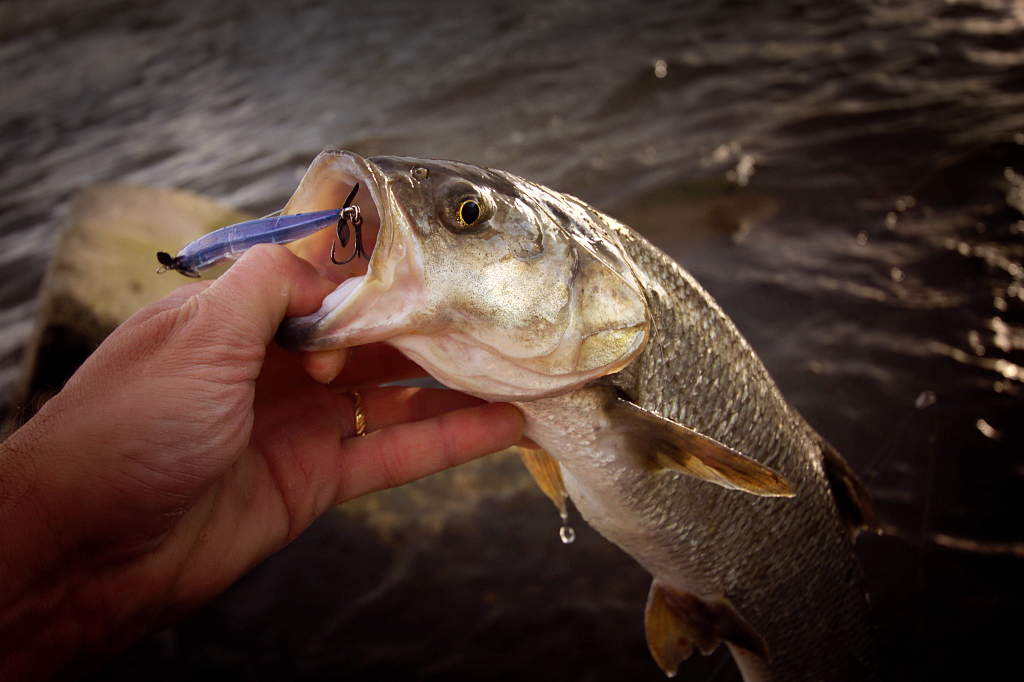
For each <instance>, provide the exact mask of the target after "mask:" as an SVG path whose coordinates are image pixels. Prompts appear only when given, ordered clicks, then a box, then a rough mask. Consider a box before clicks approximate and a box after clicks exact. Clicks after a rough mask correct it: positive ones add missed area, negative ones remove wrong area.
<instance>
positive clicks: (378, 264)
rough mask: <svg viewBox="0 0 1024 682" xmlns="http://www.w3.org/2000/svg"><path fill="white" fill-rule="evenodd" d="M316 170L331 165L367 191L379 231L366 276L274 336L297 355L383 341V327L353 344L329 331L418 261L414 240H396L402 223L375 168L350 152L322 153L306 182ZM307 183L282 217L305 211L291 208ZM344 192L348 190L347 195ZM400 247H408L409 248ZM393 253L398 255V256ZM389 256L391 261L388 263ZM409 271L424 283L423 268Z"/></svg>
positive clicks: (388, 182) (344, 284) (340, 287)
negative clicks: (405, 265) (407, 265)
mask: <svg viewBox="0 0 1024 682" xmlns="http://www.w3.org/2000/svg"><path fill="white" fill-rule="evenodd" d="M318 164H327V165H328V168H329V167H330V164H334V167H335V169H336V170H340V171H341V172H342V173H344V174H345V175H348V176H350V177H351V178H352V179H353V180H354V181H355V182H359V183H361V184H362V185H363V186H365V187H366V188H367V189H368V190H369V193H370V198H371V200H372V201H373V204H374V207H375V208H376V211H377V215H378V216H379V219H380V227H379V229H378V232H377V239H376V242H375V243H374V246H373V250H372V252H371V254H370V259H369V263H368V265H367V270H366V274H365V275H361V276H355V277H349V278H347V279H345V280H343V281H341V282H340V283H339V284H338V286H337V288H335V290H334V291H332V292H331V293H330V294H328V295H327V297H325V298H324V301H323V303H322V304H321V307H320V309H319V310H317V311H316V312H315V313H313V314H311V315H306V316H303V317H292V318H286V319H285V320H284V321H283V322H282V323H281V325H280V326H279V327H278V330H277V334H276V336H275V340H276V341H277V343H278V345H280V346H282V347H284V348H289V349H292V350H299V351H317V350H325V349H331V348H340V347H344V346H348V345H359V344H363V343H369V342H372V341H376V340H383V339H384V338H386V337H387V335H388V333H389V332H390V326H389V325H386V324H378V329H377V330H376V332H377V333H376V334H375V335H374V338H369V337H368V336H367V334H366V332H365V330H364V331H363V333H362V334H360V336H359V338H358V340H357V341H355V342H352V340H351V339H349V338H348V337H345V338H340V337H339V335H338V334H333V335H332V334H330V333H329V332H330V329H331V328H333V327H337V326H339V318H340V319H341V320H342V321H344V319H345V317H346V314H347V313H350V312H351V311H352V309H354V308H356V307H357V306H358V304H359V303H360V302H363V303H366V301H365V300H364V299H368V298H371V299H372V298H373V297H374V296H375V294H378V293H379V292H380V291H382V290H385V289H388V288H390V286H391V284H392V283H393V280H394V278H395V273H394V271H395V269H396V267H397V266H398V262H399V261H403V262H404V261H407V260H416V259H414V258H410V256H411V255H412V252H413V251H414V250H415V240H408V239H402V234H400V233H401V232H402V229H401V225H402V221H401V220H400V219H399V217H400V211H399V210H398V208H397V206H396V203H395V201H394V199H393V196H392V192H391V189H390V186H391V183H392V181H393V180H392V179H391V178H389V177H388V176H387V174H386V173H385V172H384V171H383V170H382V169H381V168H380V167H379V166H377V165H376V164H375V163H373V161H371V160H369V159H365V158H363V157H361V156H359V155H358V154H355V153H353V152H350V151H343V150H326V151H324V152H321V154H320V155H318V156H317V158H316V159H315V160H314V162H313V164H312V165H311V166H310V171H307V177H309V176H310V173H311V172H313V170H314V168H316V167H317V166H318ZM307 177H304V178H303V181H302V182H301V183H300V185H299V188H298V189H297V190H296V193H295V195H294V196H293V197H292V199H291V200H290V201H289V202H288V204H287V205H286V206H285V208H284V210H283V211H282V212H283V213H286V214H287V213H292V212H298V211H300V210H308V208H307V207H306V206H302V207H301V208H299V207H298V206H295V205H294V204H296V203H297V201H296V200H297V199H300V193H301V192H302V191H303V185H304V184H305V183H306V181H307ZM310 181H311V182H315V181H316V178H315V177H312V178H310ZM349 187H351V185H349ZM346 191H348V190H347V189H346ZM339 208H340V207H339ZM404 242H408V244H406V243H404ZM396 251H397V252H401V253H398V254H396ZM403 254H404V256H403ZM393 255H394V256H395V257H392V256H393ZM406 269H409V268H406ZM411 269H412V270H413V271H414V272H412V273H411V275H412V276H413V277H416V276H417V275H418V276H419V278H420V279H422V270H421V268H418V267H416V266H415V265H414V266H413V267H412V268H411ZM369 290H376V291H369ZM349 316H351V315H349ZM376 337H380V338H376Z"/></svg>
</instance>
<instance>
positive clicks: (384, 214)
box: [278, 152, 649, 401]
mask: <svg viewBox="0 0 1024 682" xmlns="http://www.w3.org/2000/svg"><path fill="white" fill-rule="evenodd" d="M466 177H469V178H471V179H473V180H474V182H470V181H469V180H466V179H465V178H466ZM428 178H430V180H429V181H428ZM357 181H358V182H360V183H365V184H366V186H367V187H368V189H369V190H370V192H369V194H368V196H369V197H371V198H372V199H373V203H374V206H373V209H372V210H369V207H367V209H364V212H365V213H366V214H367V215H368V216H375V217H376V218H377V224H376V228H377V232H376V246H375V248H374V250H373V252H372V255H371V257H370V261H369V263H368V265H367V270H366V272H365V274H364V275H360V274H359V273H358V272H352V273H351V274H352V275H354V276H351V277H348V278H345V279H340V280H339V279H336V274H335V276H333V277H332V279H335V281H339V287H338V288H337V289H336V290H335V291H334V292H333V293H331V294H330V295H329V296H328V297H327V298H326V299H325V300H324V302H323V304H322V306H321V308H320V310H318V311H317V312H316V313H314V314H312V315H309V316H306V317H301V318H292V319H289V320H286V321H285V322H284V323H283V324H282V326H281V328H280V329H279V332H278V341H279V342H280V343H281V344H282V345H283V346H286V347H290V348H295V349H299V350H326V349H333V348H343V347H348V346H355V345H361V344H365V343H372V342H380V341H383V342H386V343H389V344H391V345H393V346H395V347H396V348H398V349H399V350H401V351H402V352H403V353H404V354H406V355H407V356H408V357H410V358H411V359H413V360H414V361H415V362H417V363H418V364H420V366H421V367H423V368H424V369H425V370H426V371H427V372H429V373H430V374H431V375H433V376H434V377H435V378H437V379H438V380H439V381H441V382H442V383H444V384H446V385H448V386H450V387H452V388H456V389H459V390H462V391H464V392H467V393H470V394H472V395H476V396H478V397H482V398H484V399H487V400H493V401H498V400H528V399H532V398H537V397H544V396H549V395H557V394H560V393H564V392H566V391H570V390H573V389H575V388H578V387H580V386H583V385H585V384H586V383H587V382H589V381H591V380H593V379H594V378H597V377H600V376H603V375H606V374H610V373H613V372H616V371H618V370H619V369H621V368H622V367H624V366H625V365H626V364H628V363H629V362H630V361H631V360H632V358H633V357H635V356H636V354H638V353H639V352H640V351H641V350H642V349H643V347H644V344H645V343H646V339H647V336H648V333H649V320H648V316H647V307H646V300H645V299H644V296H643V293H642V292H641V291H640V289H639V286H638V284H637V283H636V282H635V281H634V280H633V279H632V276H631V273H629V272H625V273H622V272H615V271H613V269H612V268H609V267H608V265H607V264H606V263H605V262H604V261H602V260H600V259H599V258H597V257H595V256H594V255H593V254H592V253H590V252H588V251H587V250H586V249H585V248H581V247H580V245H579V244H578V243H577V242H576V241H574V240H573V239H572V238H571V237H570V236H569V235H568V234H567V233H565V232H564V230H560V229H559V226H557V225H555V224H553V223H551V221H550V220H549V221H548V223H549V224H546V225H545V226H544V227H543V228H538V227H536V224H537V223H538V221H539V220H542V219H543V212H538V211H537V210H536V209H535V208H533V207H532V206H530V205H528V204H527V202H525V201H524V199H523V196H524V195H522V194H520V193H519V192H517V191H516V188H514V187H513V188H511V189H510V186H511V185H512V184H513V183H510V182H509V181H508V180H507V179H506V178H505V177H504V176H501V175H498V174H497V173H494V172H490V171H486V170H485V169H479V168H476V167H473V166H468V165H465V164H457V163H454V162H440V161H424V160H418V159H403V158H398V157H378V158H375V159H370V160H366V159H362V158H360V157H358V156H356V155H354V154H351V153H348V152H325V153H324V154H321V155H320V157H318V158H317V159H316V160H315V161H314V163H313V165H312V166H311V167H310V170H309V171H308V172H307V174H306V176H305V177H304V178H303V180H302V182H301V183H300V185H299V188H298V190H297V191H296V193H295V196H294V197H293V198H292V200H291V201H289V202H288V205H287V207H286V209H285V211H286V212H292V211H308V210H311V209H312V208H318V209H319V208H320V207H321V206H324V205H336V204H337V203H338V202H339V201H340V200H341V197H343V196H347V192H348V191H349V190H350V188H351V187H352V186H353V185H354V183H355V182H357ZM453 192H462V194H459V195H457V196H455V199H456V200H460V199H461V198H464V196H465V193H466V192H471V193H472V195H473V196H474V197H476V199H477V200H479V202H480V203H481V205H482V206H483V208H484V209H485V210H487V211H490V213H489V218H493V220H491V221H490V222H487V223H486V224H483V225H481V226H480V229H478V230H469V229H460V228H459V227H458V226H453V225H452V221H451V219H450V216H448V217H446V215H447V214H446V213H445V211H446V210H447V209H446V206H447V205H448V204H447V203H446V202H448V203H450V202H451V201H452V193H453ZM357 196H358V195H357ZM552 196H554V194H553V193H552ZM357 204H358V198H357ZM538 216H540V218H539V217H538ZM491 223H493V224H491ZM463 228H465V226H463ZM326 232H327V231H325V233H326ZM316 237H317V238H319V239H320V240H321V241H320V242H316V243H313V242H312V240H311V241H310V242H308V243H302V242H297V243H296V244H297V246H296V247H295V248H294V250H295V251H296V253H299V255H301V256H302V257H304V258H307V259H309V260H312V261H313V262H314V264H315V265H317V267H318V269H320V268H323V267H325V268H327V269H330V265H329V264H328V263H329V261H326V259H325V258H324V256H323V253H324V251H325V248H326V246H325V244H329V241H324V237H323V235H316ZM327 237H328V240H330V239H333V235H327ZM303 241H305V240H303ZM357 260H358V259H357ZM523 283H525V284H523Z"/></svg>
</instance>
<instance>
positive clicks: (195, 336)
mask: <svg viewBox="0 0 1024 682" xmlns="http://www.w3.org/2000/svg"><path fill="white" fill-rule="evenodd" d="M335 286H336V285H335V284H334V283H332V282H329V281H327V280H325V279H323V278H321V277H320V276H318V275H317V274H316V272H315V271H314V269H313V268H312V267H311V266H309V265H308V264H307V263H305V262H304V261H302V260H300V259H299V258H297V257H296V256H294V255H292V254H290V253H288V252H287V251H285V250H284V249H283V248H281V247H271V246H258V247H255V248H253V249H251V250H250V251H248V252H247V253H246V254H245V255H244V256H243V257H242V258H241V259H240V260H239V262H238V263H237V264H236V265H235V266H233V267H232V268H231V269H230V270H229V271H228V272H227V273H226V274H225V275H223V276H222V277H221V278H220V279H218V280H217V281H215V282H212V283H210V282H197V283H193V284H190V285H187V286H185V287H182V288H181V289H179V290H177V291H176V292H175V293H173V294H171V295H170V296H168V297H167V298H165V299H163V300H162V301H160V302H158V303H155V304H153V305H151V306H149V307H147V308H145V309H143V310H142V311H140V312H139V313H137V314H136V315H135V316H133V317H132V318H131V319H129V320H128V321H127V322H126V323H125V324H123V325H122V326H121V327H120V328H118V329H117V330H116V331H115V332H114V334H113V335H111V337H110V338H109V339H108V340H107V341H106V342H105V343H104V344H103V345H102V346H101V347H100V348H99V349H98V350H97V351H96V352H95V353H94V354H93V356H92V357H91V358H90V359H89V360H88V361H87V362H86V363H85V364H84V365H83V366H82V368H81V369H80V370H79V371H78V373H76V374H75V376H74V377H72V379H71V380H70V381H69V382H68V384H67V386H66V387H65V389H64V390H62V391H61V392H60V393H59V394H57V395H56V396H55V397H54V398H53V399H51V400H50V401H49V402H48V403H46V404H45V405H44V406H43V407H42V408H41V409H40V411H39V413H38V414H37V415H36V416H35V417H34V418H33V419H32V420H30V421H29V422H28V423H27V424H25V426H23V427H22V428H21V429H19V430H18V431H16V432H15V433H14V434H12V436H11V437H10V438H9V439H8V440H7V441H5V442H4V443H2V444H0V548H2V550H0V551H2V556H0V632H2V633H3V636H2V637H0V642H2V644H0V678H3V679H4V680H18V679H33V678H36V679H46V678H49V677H51V676H52V675H54V674H56V673H58V672H60V671H65V672H66V671H68V670H74V669H83V668H88V667H91V666H93V665H95V664H97V663H98V662H100V661H101V660H102V659H103V658H106V657H109V656H111V655H113V654H114V653H116V652H118V651H120V650H122V649H124V648H126V647H127V646H129V645H130V644H132V643H133V642H134V641H136V640H138V639H139V638H141V637H142V636H143V635H145V634H147V633H148V632H152V631H154V630H156V629H158V628H160V627H162V626H164V625H166V624H167V623H169V622H171V621H172V620H174V619H175V618H177V617H180V616H181V615H183V614H185V613H187V612H188V611H190V610H192V609H194V608H197V607H198V606H200V605H202V604H203V603H204V602H206V601H208V600H209V599H211V598H213V597H214V596H215V595H217V594H218V593H219V592H221V591H222V590H224V589H225V588H227V587H228V586H229V585H230V584H231V583H232V582H234V581H235V580H236V579H238V578H239V577H240V576H241V575H242V574H243V573H244V572H245V571H247V570H248V569H250V568H251V567H252V566H254V565H255V564H256V563H258V562H260V561H261V560H263V559H264V558H266V557H267V556H269V555H270V554H271V553H273V552H275V551H277V550H278V549H280V548H281V547H283V546H284V545H286V544H288V542H290V541H291V540H292V539H294V538H295V537H296V536H297V535H298V534H299V533H301V532H302V531H303V530H304V529H305V528H306V527H307V526H308V525H309V524H310V523H312V522H313V520H314V519H316V518H317V516H319V515H320V514H321V513H322V512H323V511H324V510H326V509H327V508H329V507H330V506H332V505H335V504H338V503H340V502H342V501H344V500H347V499H351V498H353V497H356V496H359V495H362V494H365V493H367V492H371V491H373V490H378V489H381V488H384V487H388V486H394V485H399V484H401V483H404V482H407V481H410V480H413V479H415V478H418V477H420V476H423V475H426V474H429V473H432V472H434V471H437V470H440V469H443V468H445V467H448V466H452V465H455V464H458V463H460V462H462V461H465V460H467V459H470V458H472V457H475V456H480V455H483V454H486V453H489V452H492V451H494V450H497V449H500V448H502V447H506V446H508V445H510V444H512V443H515V442H516V441H517V440H519V438H520V436H521V434H522V429H523V419H522V416H521V415H520V413H519V412H518V411H517V410H516V409H515V408H513V407H511V406H509V405H506V404H483V401H481V400H479V399H476V398H471V397H469V396H466V395H463V394H460V393H456V392H453V391H430V390H427V389H410V388H398V387H390V388H389V387H382V388H367V389H362V388H360V395H361V402H362V413H363V415H364V416H365V419H366V425H365V426H366V431H367V434H368V435H367V436H366V437H363V438H360V437H353V436H354V434H355V432H356V426H355V419H354V406H353V398H352V395H351V394H350V393H348V392H346V391H345V390H343V389H339V388H334V387H333V386H326V385H323V384H320V383H317V382H316V381H314V380H313V379H311V378H310V375H309V373H307V371H306V367H304V363H306V364H309V365H310V367H309V369H310V370H311V373H313V374H314V375H316V376H319V377H321V378H324V377H326V378H331V377H330V376H326V375H335V374H337V375H338V376H337V378H336V380H335V382H334V386H339V385H340V386H361V385H362V384H363V383H366V384H372V385H374V386H376V385H378V384H379V383H381V382H387V381H390V380H393V379H397V378H402V377H403V376H407V375H408V373H409V372H410V369H411V368H412V366H411V363H408V362H405V361H401V360H398V359H397V358H398V357H399V356H398V354H397V352H395V351H392V350H391V349H387V348H383V347H380V346H366V347H363V348H360V349H357V350H356V351H354V352H352V353H351V354H350V355H348V356H347V358H348V362H347V364H346V365H345V367H344V368H342V369H341V372H340V374H338V367H339V365H340V361H341V360H343V359H344V357H345V356H342V355H340V354H338V353H334V354H332V355H325V356H319V357H318V356H316V355H313V356H309V358H308V359H305V360H304V359H303V356H300V355H299V354H296V353H292V352H289V351H285V350H282V349H281V348H280V347H278V346H277V345H276V344H273V343H272V342H271V339H272V338H273V336H274V333H275V331H276V329H277V327H278V325H279V323H280V322H281V320H282V319H284V318H285V316H296V315H306V314H310V313H312V312H314V311H315V310H316V309H317V308H318V307H319V306H320V304H321V301H322V300H323V298H324V296H325V295H327V294H328V293H329V292H330V291H331V290H332V289H333V288H334V287H335ZM318 362H319V363H320V370H317V369H316V366H317V363H318ZM324 367H327V368H328V369H326V370H325V369H324Z"/></svg>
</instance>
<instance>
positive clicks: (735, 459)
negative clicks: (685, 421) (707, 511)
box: [607, 398, 795, 497]
mask: <svg viewBox="0 0 1024 682" xmlns="http://www.w3.org/2000/svg"><path fill="white" fill-rule="evenodd" d="M607 411H608V416H609V418H610V419H611V420H612V430H613V431H616V432H618V433H619V434H621V435H625V436H626V438H627V439H628V441H629V447H630V449H631V450H632V451H633V452H635V453H638V454H639V455H640V456H641V457H642V458H643V459H644V464H645V465H646V466H649V467H650V468H652V469H667V470H669V471H678V472H682V473H684V474H688V475H690V476H695V477H696V478H700V479H703V480H705V481H708V482H710V483H715V484H717V485H720V486H722V487H724V488H731V489H733V490H742V491H744V492H747V493H751V494H753V495H760V496H762V497H793V496H794V495H795V493H794V492H793V488H792V486H790V485H789V482H788V481H787V480H786V479H785V478H783V477H782V476H780V475H779V474H777V473H775V472H774V471H772V470H771V469H769V468H768V467H766V466H764V465H762V464H759V463H758V462H755V461H754V460H752V459H750V458H749V457H747V456H746V455H742V454H740V453H738V452H736V451H735V450H733V449H732V448H730V447H728V446H727V445H723V444H722V443H719V442H718V441H716V440H714V439H712V438H708V437H707V436H705V435H703V434H701V433H698V432H696V431H694V430H693V429H690V428H687V427H685V426H683V425H682V424H677V423H676V422H673V421H669V420H668V419H665V418H664V417H660V416H658V415H656V414H654V413H653V412H648V411H647V410H644V409H643V408H640V407H637V406H636V405H634V404H633V403H630V402H628V401H625V400H622V399H621V398H616V399H615V400H614V401H613V402H612V403H611V405H609V407H608V410H607Z"/></svg>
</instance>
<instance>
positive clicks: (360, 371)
mask: <svg viewBox="0 0 1024 682" xmlns="http://www.w3.org/2000/svg"><path fill="white" fill-rule="evenodd" d="M302 364H303V366H304V367H305V368H306V372H307V373H308V374H309V375H310V376H311V377H313V378H314V379H315V380H317V381H319V382H320V383H321V384H329V383H331V382H336V383H337V384H339V385H342V386H379V385H381V384H387V383H390V382H393V381H404V380H406V379H416V378H420V377H425V376H428V375H427V373H426V372H424V371H423V368H421V367H420V366H419V365H417V364H416V363H415V362H413V361H412V360H410V359H409V358H407V357H405V356H404V355H402V354H401V353H400V352H399V351H397V350H396V349H394V348H392V347H391V346H387V345H385V344H383V343H371V344H368V345H366V346H356V347H354V348H342V349H338V350H324V351H316V352H312V353H304V354H303V358H302Z"/></svg>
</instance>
